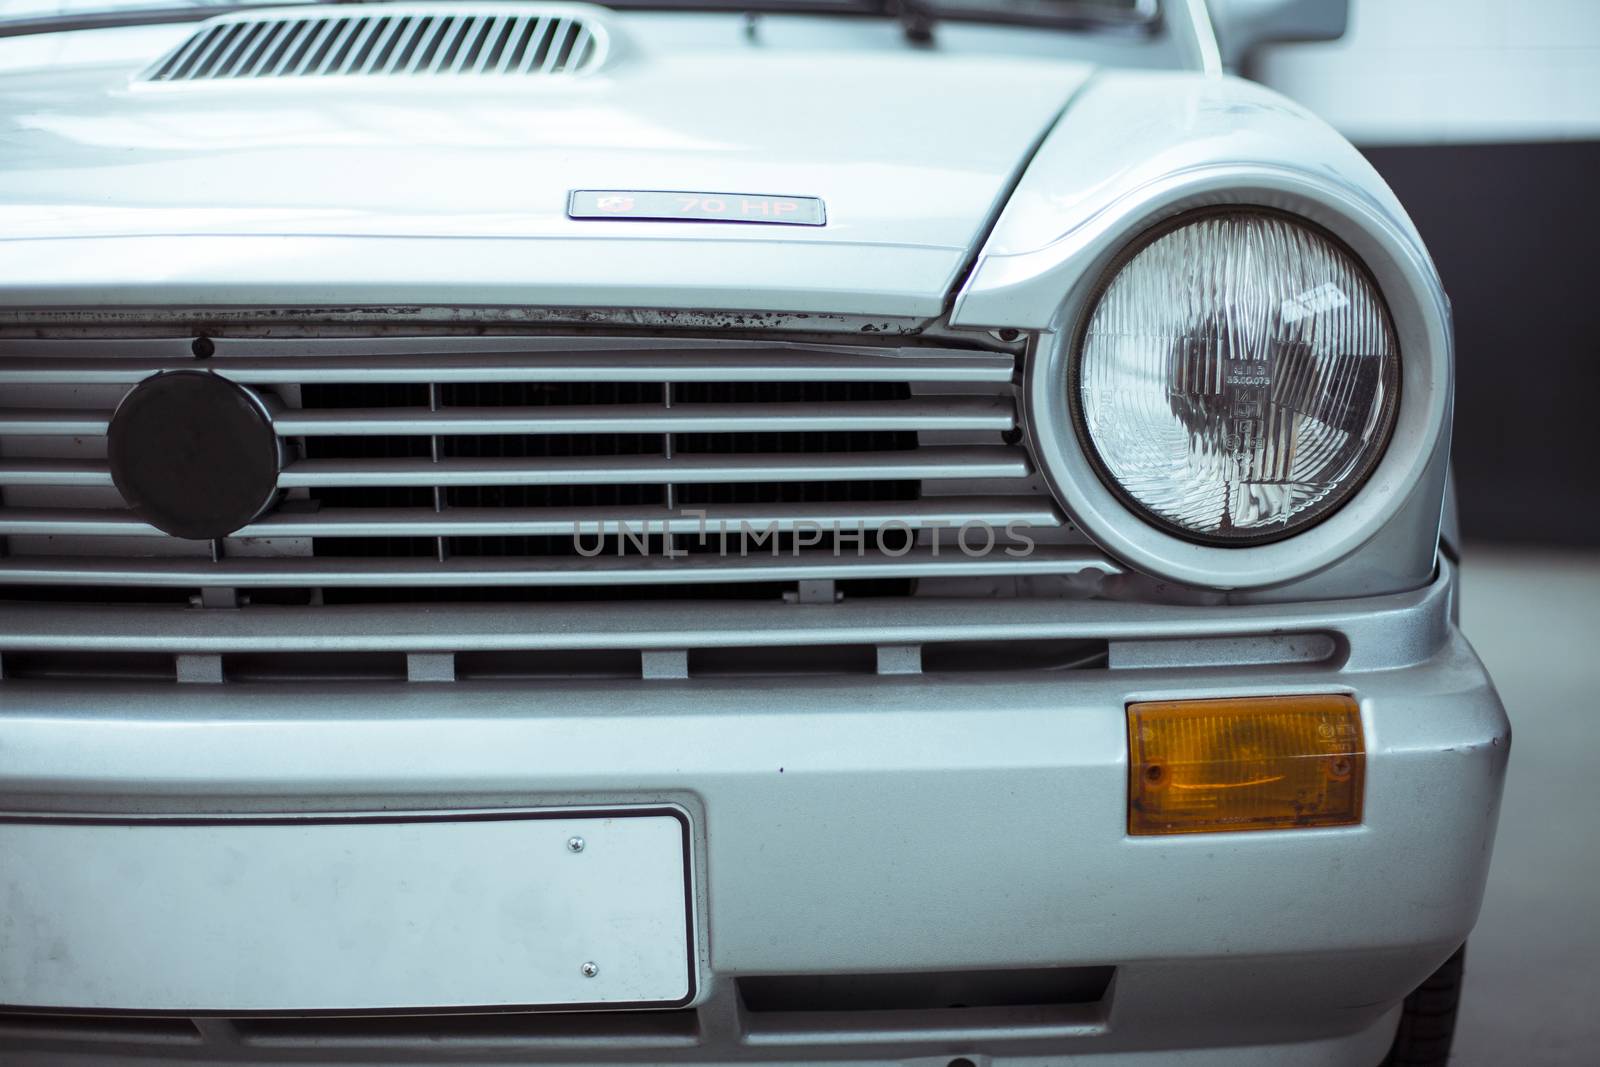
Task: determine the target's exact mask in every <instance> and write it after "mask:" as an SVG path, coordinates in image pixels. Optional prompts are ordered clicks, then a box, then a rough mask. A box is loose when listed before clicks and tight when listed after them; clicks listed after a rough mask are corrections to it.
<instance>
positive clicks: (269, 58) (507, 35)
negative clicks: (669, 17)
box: [141, 4, 609, 82]
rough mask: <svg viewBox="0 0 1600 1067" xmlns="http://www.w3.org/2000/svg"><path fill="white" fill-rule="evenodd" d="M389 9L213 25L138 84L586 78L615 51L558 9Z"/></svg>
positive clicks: (598, 29)
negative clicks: (450, 77)
mask: <svg viewBox="0 0 1600 1067" xmlns="http://www.w3.org/2000/svg"><path fill="white" fill-rule="evenodd" d="M384 6H385V9H386V10H384V11H382V12H381V13H374V12H371V11H353V12H347V11H343V10H337V11H329V12H317V13H314V14H306V15H301V14H297V13H293V12H288V13H283V14H278V15H266V16H262V15H248V14H245V15H235V16H224V17H222V18H216V19H211V20H209V21H208V22H206V23H205V24H204V25H202V26H201V27H200V29H198V30H197V31H196V32H195V33H194V35H193V36H191V37H190V38H189V39H188V40H187V41H185V42H184V43H183V44H181V45H179V46H178V47H177V48H175V49H173V50H172V51H171V52H169V53H168V54H167V55H166V56H164V57H163V58H162V59H160V60H159V61H158V62H157V63H156V64H155V65H154V66H153V67H151V68H150V69H149V70H148V71H146V72H145V74H144V75H143V77H142V78H141V80H142V81H147V82H190V81H215V80H226V79H238V78H319V77H330V76H369V75H371V76H423V75H429V76H437V75H549V74H579V73H583V72H586V71H589V70H593V69H595V68H596V67H598V66H599V65H600V64H601V63H603V62H604V60H605V56H606V53H607V51H608V43H609V42H608V37H607V34H606V30H605V28H604V27H603V26H601V25H599V24H598V23H595V22H592V21H590V20H588V19H585V18H582V17H579V16H578V15H576V14H574V13H570V12H563V11H562V10H561V9H559V8H541V7H530V6H514V5H495V6H493V7H476V8H475V7H462V6H460V5H456V4H450V5H447V6H444V7H429V6H421V7H402V6H399V5H387V4H386V5H384Z"/></svg>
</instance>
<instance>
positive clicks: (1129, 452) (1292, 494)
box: [1066, 207, 1400, 547]
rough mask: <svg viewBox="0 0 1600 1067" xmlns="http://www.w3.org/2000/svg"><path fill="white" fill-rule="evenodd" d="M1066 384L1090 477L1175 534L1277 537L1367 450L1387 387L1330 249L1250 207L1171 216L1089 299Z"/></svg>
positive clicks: (1373, 301) (1345, 492)
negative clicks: (1092, 471)
mask: <svg viewBox="0 0 1600 1067" xmlns="http://www.w3.org/2000/svg"><path fill="white" fill-rule="evenodd" d="M1066 387H1067V389H1068V390H1069V397H1068V401H1069V405H1070V409H1071V412H1072V417H1073V422H1074V424H1075V426H1076V428H1077V432H1078V435H1079V438H1080V441H1081V443H1082V446H1083V449H1084V451H1085V453H1086V454H1087V455H1088V456H1089V457H1090V459H1091V461H1092V463H1093V466H1094V467H1095V469H1096V472H1097V473H1098V474H1099V475H1100V477H1101V480H1102V481H1103V482H1104V483H1105V484H1106V486H1107V487H1108V488H1110V489H1111V490H1112V491H1113V492H1114V493H1116V494H1117V495H1118V496H1119V497H1120V498H1121V499H1122V500H1123V501H1124V503H1126V504H1127V505H1129V506H1130V507H1131V508H1132V509H1133V510H1134V511H1135V512H1137V513H1138V514H1139V515H1141V516H1142V517H1143V518H1145V519H1146V520H1147V521H1148V522H1150V523H1151V524H1152V525H1155V526H1157V527H1158V528H1161V529H1164V530H1166V531H1168V532H1170V533H1174V534H1176V535H1178V536H1180V537H1182V538H1184V539H1186V540H1189V541H1191V542H1197V543H1201V544H1210V545H1219V546H1228V547H1233V546H1245V545H1253V544H1262V543H1265V542H1269V541H1275V540H1279V539H1282V538H1284V537H1288V536H1290V535H1292V534H1295V533H1298V532H1300V531H1302V530H1304V529H1306V528H1308V527H1310V526H1313V525H1315V524H1317V523H1318V522H1320V521H1321V520H1322V519H1324V518H1326V517H1327V516H1328V515H1330V514H1331V513H1332V512H1333V511H1335V510H1336V509H1337V508H1338V507H1339V506H1340V505H1341V504H1343V503H1344V502H1345V501H1346V500H1347V499H1349V497H1350V496H1351V494H1353V493H1354V492H1355V491H1356V490H1357V489H1358V488H1359V487H1360V485H1361V483H1362V482H1363V481H1364V480H1365V478H1366V476H1367V475H1368V474H1369V473H1370V472H1371V470H1372V468H1373V467H1374V466H1376V464H1377V462H1378V460H1379V459H1380V458H1381V457H1382V455H1383V452H1384V448H1385V446H1386V444H1387V442H1388V439H1389V436H1390V433H1391V432H1392V430H1393V428H1394V423H1395V418H1396V412H1397V409H1398V407H1399V394H1400V352H1399V346H1398V343H1397V341H1396V335H1395V329H1394V325H1393V322H1392V320H1391V318H1390V314H1389V309H1388V308H1387V306H1386V305H1385V304H1384V302H1383V298H1382V296H1381V295H1380V293H1379V291H1378V287H1377V284H1376V283H1375V282H1374V281H1373V279H1372V277H1371V275H1370V274H1369V273H1368V272H1367V270H1366V268H1365V267H1364V266H1363V265H1362V263H1361V262H1360V261H1359V260H1358V259H1357V258H1356V256H1355V255H1354V253H1352V252H1351V251H1350V250H1349V249H1347V248H1346V247H1345V246H1344V244H1343V243H1342V242H1340V241H1339V240H1338V239H1337V238H1335V237H1333V236H1332V235H1331V234H1329V233H1327V232H1326V231H1324V230H1323V229H1321V228H1320V227H1318V226H1315V225H1313V224H1311V223H1309V222H1306V221H1304V220H1301V219H1298V218H1296V217H1294V216H1291V215H1288V214H1285V213H1282V212H1278V211H1273V210H1268V209H1263V208H1254V207H1235V208H1223V209H1212V210H1206V211H1202V212H1196V213H1190V214H1187V215H1184V216H1180V217H1179V218H1177V219H1176V220H1174V221H1172V222H1169V223H1165V224H1163V225H1161V226H1158V227H1156V228H1154V229H1152V230H1150V231H1147V232H1146V233H1145V234H1144V235H1142V236H1141V237H1140V238H1139V239H1138V240H1136V241H1135V242H1134V243H1133V244H1132V245H1131V246H1130V247H1129V248H1128V249H1127V250H1126V251H1125V252H1124V253H1123V254H1122V255H1121V256H1119V257H1118V258H1117V259H1116V260H1115V261H1114V262H1113V263H1112V265H1111V267H1110V269H1109V270H1108V271H1107V272H1106V275H1105V279H1104V281H1103V282H1102V285H1101V287H1100V289H1099V291H1098V292H1097V294H1096V295H1095V296H1094V297H1093V298H1091V300H1090V304H1089V307H1088V309H1087V313H1086V315H1085V319H1084V326H1083V328H1082V329H1081V331H1080V333H1079V335H1078V339H1077V343H1076V345H1075V347H1074V349H1073V353H1072V360H1071V365H1070V370H1069V373H1068V375H1067V382H1066Z"/></svg>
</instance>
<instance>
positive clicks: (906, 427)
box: [0, 338, 1084, 604]
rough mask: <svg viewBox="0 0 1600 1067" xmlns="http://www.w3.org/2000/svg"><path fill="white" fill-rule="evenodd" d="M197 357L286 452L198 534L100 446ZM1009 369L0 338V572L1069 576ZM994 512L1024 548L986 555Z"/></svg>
mask: <svg viewBox="0 0 1600 1067" xmlns="http://www.w3.org/2000/svg"><path fill="white" fill-rule="evenodd" d="M196 366H202V367H205V368H206V369H209V370H211V371H213V372H214V373H217V374H220V375H223V376H225V377H228V378H230V379H232V380H234V381H237V382H239V383H240V384H242V385H245V386H247V387H248V388H250V389H252V390H255V391H256V392H258V393H259V394H261V395H262V396H263V397H265V398H267V400H268V401H269V404H270V406H271V407H272V408H273V409H274V412H275V414H274V417H273V421H274V426H275V428H276V430H277V432H278V434H279V435H280V436H281V437H283V438H285V440H286V445H287V446H288V451H289V455H290V457H291V458H290V460H289V462H288V463H287V465H286V466H285V467H284V469H283V470H282V472H281V474H280V476H279V485H280V488H281V489H282V490H283V496H282V499H281V500H280V502H279V504H278V506H277V507H276V508H274V509H273V510H272V511H270V512H269V513H268V514H266V515H265V516H263V517H262V518H260V519H258V520H257V521H256V522H255V523H253V524H252V525H250V526H247V527H245V528H244V529H242V530H240V531H238V532H237V533H236V534H235V535H234V536H232V537H228V538H225V539H222V540H218V541H214V542H197V541H185V540H180V539H177V538H172V537H169V536H167V535H165V534H163V533H161V532H160V531H158V530H156V529H155V528H154V527H152V526H149V525H147V524H146V523H144V522H143V521H141V519H140V518H139V517H138V516H137V515H136V514H134V513H132V512H130V511H128V510H127V509H126V508H125V507H124V506H123V504H122V500H121V497H120V495H119V494H118V493H117V491H116V489H115V488H114V486H113V484H112V480H111V475H110V472H109V467H108V465H107V462H106V458H105V440H104V434H105V431H106V427H107V425H108V422H109V419H110V416H111V413H112V411H113V410H114V409H115V406H116V404H117V403H118V401H119V400H120V399H121V397H122V396H123V395H125V393H126V392H127V391H128V389H129V388H131V387H132V386H133V385H135V384H136V383H138V382H139V381H141V380H143V379H144V378H146V377H148V376H150V375H152V374H154V373H157V372H158V371H161V370H170V369H178V368H194V367H196ZM1014 370H1015V367H1014V360H1013V359H1012V358H1011V357H1009V356H1004V355H995V354H988V353H967V352H955V351H944V350H935V349H864V348H851V347H845V346H826V345H803V344H794V343H790V344H767V345H763V344H757V343H743V342H717V341H703V342H674V343H667V342H662V341H638V342H633V341H627V342H615V341H605V340H597V339H570V338H569V339H560V338H548V339H523V340H520V341H519V340H510V339H488V338H485V339H475V340H471V341H467V340H457V341H439V342H429V341H424V340H418V339H398V340H390V341H378V340H373V341H365V342H361V341H347V340H326V341H317V340H304V341H278V342H275V341H271V340H224V341H219V342H217V343H216V346H215V355H214V356H213V357H212V358H209V359H207V360H204V361H197V360H196V359H195V358H194V357H193V355H191V354H190V344H189V342H188V341H187V340H183V341H148V342H142V341H141V342H125V343H122V344H117V343H111V342H103V341H93V342H88V341H85V342H74V341H29V342H15V343H13V344H12V346H11V347H10V348H9V349H0V494H3V506H0V536H3V537H4V538H5V545H6V549H7V553H6V555H5V557H4V558H0V588H3V589H4V590H5V592H6V595H8V596H11V597H13V598H15V597H17V596H23V597H32V598H37V599H67V600H70V599H87V600H126V599H135V600H162V599H173V600H184V599H187V598H193V597H195V596H197V595H201V596H203V595H205V594H204V593H203V591H211V590H241V589H242V590H250V591H251V596H252V597H253V598H254V599H256V600H258V601H263V602H274V603H289V604H296V603H329V602H335V601H345V602H349V601H370V600H385V601H393V600H541V599H613V600H614V599H618V598H624V599H626V598H645V597H653V596H671V597H680V598H681V597H686V596H687V597H699V598H706V597H713V596H717V597H727V596H746V597H775V596H779V595H782V594H785V593H790V594H805V593H807V592H808V591H812V592H815V591H816V590H814V589H813V588H812V587H811V586H808V585H807V584H806V583H816V582H820V583H842V588H844V589H846V590H851V591H854V592H856V593H860V594H871V595H893V594H903V593H907V592H910V591H911V590H912V585H911V583H912V582H913V581H915V580H917V579H928V578H947V577H973V576H1013V575H1060V574H1065V573H1076V572H1077V571H1079V570H1081V569H1082V567H1083V566H1084V553H1083V552H1082V551H1081V550H1079V551H1074V552H1061V551H1055V550H1053V549H1052V547H1051V544H1050V542H1051V541H1052V540H1054V541H1055V542H1062V541H1069V542H1070V541H1071V536H1070V531H1068V530H1066V529H1065V527H1064V524H1063V522H1062V519H1061V517H1060V515H1059V513H1058V512H1057V510H1056V508H1055V507H1054V505H1053V503H1052V502H1051V500H1050V498H1049V497H1048V495H1046V494H1045V493H1044V491H1043V490H1042V488H1041V486H1040V485H1039V483H1038V481H1037V480H1036V479H1035V478H1034V477H1033V470H1032V467H1031V464H1030V462H1029V459H1028V455H1027V452H1026V450H1025V449H1024V448H1023V447H1021V446H1020V445H1019V444H1017V443H1016V442H1017V441H1018V439H1019V437H1020V433H1019V420H1018V414H1017V406H1016V400H1015V397H1014V395H1013V385H1012V380H1013V374H1014ZM964 526H965V527H969V528H972V529H975V530H977V531H979V533H978V534H977V535H975V536H972V537H970V538H965V539H963V538H962V537H961V535H960V533H959V531H960V528H962V527H964ZM1008 527H1011V528H1017V527H1020V528H1023V529H1025V530H1027V531H1028V532H1029V534H1030V535H1031V536H1030V539H1031V540H1033V541H1035V542H1042V543H1039V544H1037V545H1036V546H1035V548H1034V550H1033V551H1030V552H1026V553H1022V552H1020V551H1018V552H1007V551H1005V550H1004V549H1005V548H1006V547H1007V544H1008V542H1007V541H1006V540H1005V538H1006V536H1007V535H1006V531H1007V528H1008ZM984 531H987V532H984ZM991 535H992V536H993V537H994V539H995V540H994V543H993V544H990V543H989V541H990V536H991ZM963 546H966V547H965V548H964V547H963ZM822 593H823V595H826V596H829V597H830V598H831V592H830V591H828V590H826V589H824V590H822Z"/></svg>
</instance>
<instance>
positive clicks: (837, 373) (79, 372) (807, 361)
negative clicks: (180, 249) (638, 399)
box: [0, 348, 1014, 385]
mask: <svg viewBox="0 0 1600 1067" xmlns="http://www.w3.org/2000/svg"><path fill="white" fill-rule="evenodd" d="M195 366H196V364H195V361H194V360H193V359H187V358H169V359H132V358H87V359H81V358H80V359H74V358H71V357H61V358H46V359H40V358H30V357H6V358H0V385H10V384H17V385H22V384H29V383H62V384H68V385H134V384H136V383H138V382H140V381H143V380H144V379H145V378H148V377H149V376H150V375H152V374H155V373H157V372H158V371H164V370H194V369H195ZM205 368H206V369H207V370H210V371H213V372H215V373H218V374H221V375H223V376H224V377H226V378H229V379H231V380H233V381H236V382H240V383H243V384H246V385H302V384H316V383H321V382H359V383H362V384H367V385H378V384H389V383H419V384H428V383H447V382H508V383H511V382H836V381H852V382H905V381H919V382H967V383H973V384H978V383H993V384H1007V383H1009V382H1010V381H1011V377H1012V374H1013V373H1014V371H1013V361H1012V360H1011V359H1010V358H1009V357H1004V356H986V355H976V356H974V355H953V356H900V355H893V356H889V355H880V356H857V355H853V354H851V355H840V356H831V355H813V354H807V353H794V354H791V353H789V352H787V351H785V350H783V349H776V350H773V351H767V352H761V353H756V354H752V355H748V356H745V355H716V354H713V355H696V354H690V355H684V356H679V355H678V354H677V353H674V352H672V351H671V349H670V348H669V349H666V350H664V351H662V352H654V353H637V352H630V353H614V352H604V351H602V352H587V351H583V350H582V349H579V350H577V351H575V352H569V353H549V352H526V353H505V354H497V355H488V356H483V355H461V354H454V355H453V354H450V353H448V352H439V353H432V354H427V355H422V354H415V355H413V354H407V355H393V356H390V355H383V356H343V355H330V356H316V357H308V356H294V355H285V356H281V357H249V356H230V357H221V356H219V357H218V358H216V359H212V360H209V361H207V363H206V364H205Z"/></svg>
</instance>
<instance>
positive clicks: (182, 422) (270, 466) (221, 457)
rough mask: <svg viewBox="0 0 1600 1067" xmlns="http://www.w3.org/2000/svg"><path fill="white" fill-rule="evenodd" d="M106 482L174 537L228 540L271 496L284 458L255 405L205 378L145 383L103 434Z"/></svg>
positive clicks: (245, 394) (193, 374)
mask: <svg viewBox="0 0 1600 1067" xmlns="http://www.w3.org/2000/svg"><path fill="white" fill-rule="evenodd" d="M106 451H107V453H108V456H109V458H110V461H111V478H112V480H113V481H114V482H116V485H117V490H118V491H119V492H120V493H121V494H122V499H124V500H126V501H127V502H128V506H129V507H130V508H133V509H134V510H135V511H137V512H138V513H139V516H140V517H141V518H143V519H144V520H145V521H146V522H148V523H150V524H151V525H152V526H155V527H156V528H157V529H160V530H163V531H165V532H166V533H169V534H172V535H173V536H174V537H187V538H193V539H196V540H210V539H212V538H216V537H226V536H227V535H229V534H231V533H233V532H234V531H235V530H237V529H239V528H240V527H241V526H244V525H246V524H247V523H249V522H250V521H251V520H252V519H254V518H256V517H257V516H258V515H260V514H261V513H262V512H263V511H265V510H267V508H268V507H269V506H270V505H271V504H272V500H273V497H274V496H276V495H277V492H278V468H279V466H280V465H281V456H282V452H281V450H280V447H279V444H278V435H277V434H276V433H275V432H274V431H273V429H272V422H271V419H270V417H269V416H268V414H267V412H266V410H265V409H264V408H263V407H262V406H261V402H260V401H259V400H258V399H256V397H255V396H253V395H252V394H251V393H250V392H249V391H247V390H245V389H244V388H242V387H240V386H238V385H235V384H234V383H233V382H230V381H228V380H227V379H226V378H221V377H218V376H217V375H215V374H210V373H207V372H205V371H190V370H181V371H168V372H166V373H163V374H157V375H156V376H154V377H153V378H146V379H145V380H144V381H142V382H140V383H139V384H138V385H136V386H134V388H133V390H132V391H131V392H130V393H128V395H127V396H125V397H123V398H122V403H121V404H119V405H117V412H116V414H115V415H113V416H111V426H110V428H109V430H108V431H107V433H106Z"/></svg>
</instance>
